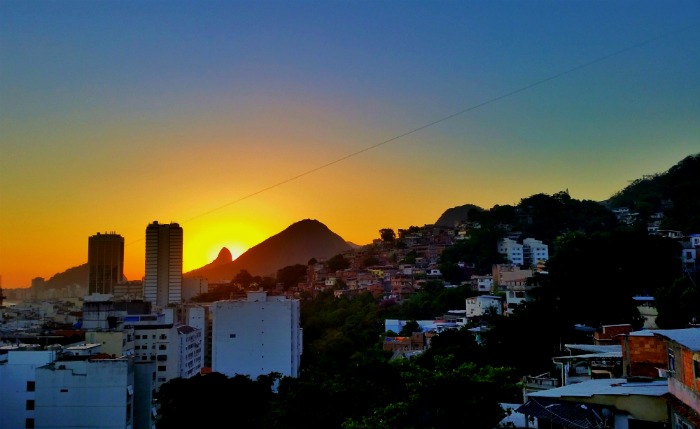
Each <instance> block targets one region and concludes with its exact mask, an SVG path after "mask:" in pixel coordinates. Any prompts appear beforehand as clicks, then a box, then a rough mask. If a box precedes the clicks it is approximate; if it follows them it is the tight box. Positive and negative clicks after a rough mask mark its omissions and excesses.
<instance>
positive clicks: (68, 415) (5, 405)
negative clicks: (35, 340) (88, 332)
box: [0, 343, 155, 429]
mask: <svg viewBox="0 0 700 429" xmlns="http://www.w3.org/2000/svg"><path fill="white" fill-rule="evenodd" d="M100 347H101V345H100V344H90V343H80V344H76V345H73V346H66V347H63V346H59V345H55V346H50V348H49V349H48V350H42V349H41V347H40V346H39V345H23V346H21V347H18V346H5V347H1V348H0V385H1V386H2V389H0V404H2V407H1V410H2V412H0V427H1V428H34V427H36V428H50V429H52V428H57V429H58V428H78V427H80V428H88V429H91V428H94V429H97V428H108V429H109V428H124V429H132V428H133V429H151V428H152V427H153V425H154V423H155V415H154V413H153V382H152V380H153V372H152V371H151V372H149V371H147V366H144V365H140V366H139V367H140V368H141V371H136V370H135V369H136V368H137V366H136V365H135V363H134V361H133V357H131V356H122V357H118V358H112V357H111V356H109V355H107V354H105V353H102V352H101V348H100ZM144 370H145V371H144Z"/></svg>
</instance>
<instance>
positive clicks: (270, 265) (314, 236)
mask: <svg viewBox="0 0 700 429" xmlns="http://www.w3.org/2000/svg"><path fill="white" fill-rule="evenodd" d="M351 249H353V246H352V245H351V244H349V243H347V242H346V241H345V240H343V238H342V237H341V236H339V235H338V234H336V233H334V232H333V231H331V230H330V229H328V227H327V226H326V225H324V224H323V223H321V222H319V221H317V220H315V219H304V220H302V221H299V222H296V223H294V224H292V225H290V226H289V227H287V228H286V229H285V230H284V231H282V232H280V233H278V234H276V235H274V236H272V237H270V238H268V239H267V240H265V241H263V242H262V243H260V244H258V245H256V246H253V247H251V248H250V249H248V250H247V251H246V252H245V253H243V254H242V255H241V256H239V257H238V258H236V259H235V260H233V261H228V262H225V261H221V260H220V258H221V253H219V257H218V258H217V259H216V260H215V261H214V262H212V263H210V264H208V265H205V266H204V267H201V268H198V269H196V270H192V271H189V272H187V273H184V274H183V277H185V278H191V277H206V278H207V279H208V280H209V282H213V283H218V282H226V281H230V280H231V279H233V278H234V276H235V275H236V274H238V273H239V272H240V271H241V270H246V271H248V272H249V273H250V274H252V275H254V276H272V277H274V276H276V275H277V270H279V269H281V268H284V267H287V266H290V265H295V264H303V265H306V264H307V263H308V262H309V260H310V259H311V258H316V259H325V258H330V257H332V256H335V255H337V254H339V253H342V252H345V251H348V250H351ZM223 251H224V250H223V249H222V252H223ZM229 256H230V253H229ZM217 261H218V262H217Z"/></svg>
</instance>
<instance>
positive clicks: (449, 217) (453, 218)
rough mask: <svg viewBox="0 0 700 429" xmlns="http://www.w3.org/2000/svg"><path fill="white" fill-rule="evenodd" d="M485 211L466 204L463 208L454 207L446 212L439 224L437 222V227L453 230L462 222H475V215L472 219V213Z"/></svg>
mask: <svg viewBox="0 0 700 429" xmlns="http://www.w3.org/2000/svg"><path fill="white" fill-rule="evenodd" d="M483 210H484V209H482V208H481V207H479V206H475V205H474V204H465V205H463V206H458V207H452V208H451V209H447V210H445V212H444V213H443V214H442V215H441V216H440V218H439V219H438V220H437V222H435V225H436V226H445V227H448V228H453V227H455V226H456V225H458V224H460V223H462V222H469V221H471V220H473V214H472V217H470V213H471V212H472V211H477V212H480V211H483Z"/></svg>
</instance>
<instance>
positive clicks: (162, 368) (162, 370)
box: [158, 365, 166, 372]
mask: <svg viewBox="0 0 700 429" xmlns="http://www.w3.org/2000/svg"><path fill="white" fill-rule="evenodd" d="M158 371H160V372H165V371H166V368H165V365H158Z"/></svg>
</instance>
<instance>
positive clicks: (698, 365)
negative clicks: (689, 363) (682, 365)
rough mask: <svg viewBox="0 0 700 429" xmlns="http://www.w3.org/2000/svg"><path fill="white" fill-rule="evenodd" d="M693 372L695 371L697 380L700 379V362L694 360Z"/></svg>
mask: <svg viewBox="0 0 700 429" xmlns="http://www.w3.org/2000/svg"><path fill="white" fill-rule="evenodd" d="M693 370H694V371H695V378H700V361H697V360H695V359H693Z"/></svg>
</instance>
